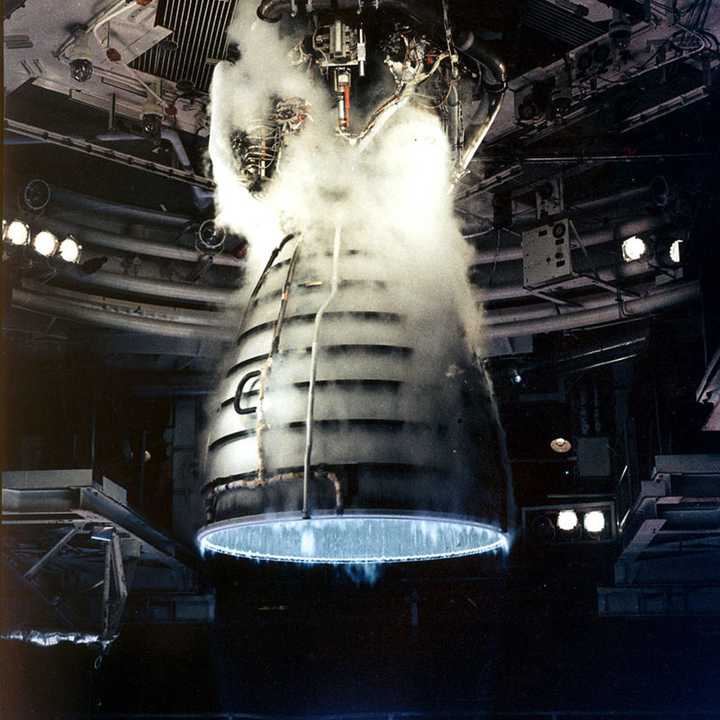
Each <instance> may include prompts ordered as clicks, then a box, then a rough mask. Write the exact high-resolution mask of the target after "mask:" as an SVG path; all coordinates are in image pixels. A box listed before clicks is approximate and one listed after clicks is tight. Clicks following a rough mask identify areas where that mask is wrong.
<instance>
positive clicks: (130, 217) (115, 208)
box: [50, 186, 192, 228]
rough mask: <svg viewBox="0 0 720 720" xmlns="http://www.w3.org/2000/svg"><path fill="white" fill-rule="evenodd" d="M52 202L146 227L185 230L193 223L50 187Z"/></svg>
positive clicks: (188, 220) (157, 212)
mask: <svg viewBox="0 0 720 720" xmlns="http://www.w3.org/2000/svg"><path fill="white" fill-rule="evenodd" d="M50 193H51V195H50V198H51V202H56V203H58V205H62V206H65V207H68V208H77V209H79V210H86V211H87V212H89V213H92V214H96V215H100V216H103V215H109V216H113V217H114V218H116V219H118V220H127V221H129V222H134V223H141V224H145V225H162V226H165V227H172V228H183V227H185V226H186V225H189V224H190V223H191V222H192V218H189V217H184V216H182V215H174V214H173V213H164V212H159V211H157V210H150V209H148V208H142V207H137V206H135V205H124V204H121V203H115V202H111V201H109V200H101V199H100V198H96V197H92V196H90V195H82V194H80V193H76V192H74V191H72V190H65V189H64V188H59V187H55V186H50Z"/></svg>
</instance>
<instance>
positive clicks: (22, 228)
mask: <svg viewBox="0 0 720 720" xmlns="http://www.w3.org/2000/svg"><path fill="white" fill-rule="evenodd" d="M3 240H6V241H7V242H9V243H10V244H11V245H27V244H28V243H29V242H30V228H29V226H28V225H27V224H26V223H24V222H23V221H22V220H13V221H12V222H11V223H10V224H9V225H7V227H5V229H4V231H3Z"/></svg>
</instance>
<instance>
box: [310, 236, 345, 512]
mask: <svg viewBox="0 0 720 720" xmlns="http://www.w3.org/2000/svg"><path fill="white" fill-rule="evenodd" d="M341 233H342V228H341V226H340V225H337V224H336V225H335V240H334V243H333V262H332V279H331V281H330V294H329V295H328V296H327V299H326V300H325V302H324V303H323V304H322V305H321V306H320V308H319V310H318V311H317V314H316V315H315V326H314V329H313V341H312V350H311V353H310V384H309V387H308V402H307V415H306V416H305V462H304V465H303V507H302V514H303V519H305V520H308V519H309V518H310V506H309V494H310V493H309V491H310V469H311V467H310V461H311V458H312V444H313V414H314V409H315V377H316V375H317V355H318V342H319V339H320V325H321V323H322V318H323V315H324V314H325V310H327V308H328V306H329V305H330V303H331V302H332V301H333V298H334V297H335V295H336V294H337V289H338V268H339V266H340V239H341Z"/></svg>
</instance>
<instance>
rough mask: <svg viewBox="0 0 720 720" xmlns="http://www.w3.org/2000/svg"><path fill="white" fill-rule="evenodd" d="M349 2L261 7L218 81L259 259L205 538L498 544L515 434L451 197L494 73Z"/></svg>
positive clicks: (230, 176)
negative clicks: (499, 397)
mask: <svg viewBox="0 0 720 720" xmlns="http://www.w3.org/2000/svg"><path fill="white" fill-rule="evenodd" d="M344 4H346V3H342V2H340V3H334V5H333V7H334V8H335V9H334V10H332V11H330V10H329V8H325V6H324V5H323V4H321V3H317V2H316V3H315V4H314V5H313V6H312V7H313V10H312V12H311V11H310V8H308V7H301V8H300V9H301V10H303V12H301V13H300V12H298V13H297V17H295V18H291V17H290V16H289V15H290V13H288V14H287V17H286V16H284V15H283V7H284V6H283V5H282V3H280V4H278V3H277V2H274V3H263V4H261V6H260V8H259V9H258V11H257V15H258V16H259V18H260V19H258V18H257V17H256V16H255V12H254V8H250V9H251V10H252V11H253V12H252V13H249V14H248V13H246V14H245V15H244V16H242V15H241V17H240V18H239V19H238V21H237V23H236V24H235V26H234V27H233V28H231V31H230V32H231V35H232V36H233V37H232V39H233V40H234V41H235V42H237V44H238V48H239V51H240V53H239V54H240V58H239V60H237V62H235V63H234V64H230V63H227V62H225V63H221V64H220V65H219V66H218V67H217V69H216V71H215V76H214V78H213V84H212V91H211V95H212V127H211V138H210V154H211V159H212V162H213V171H214V174H215V180H216V183H217V188H218V189H217V195H216V205H217V207H218V211H219V212H218V223H219V224H220V225H224V226H226V227H227V228H229V229H230V230H232V231H233V232H235V233H238V234H243V235H245V236H246V237H247V239H248V241H249V246H250V253H249V256H248V267H247V274H248V276H247V278H246V283H245V284H246V288H247V290H246V291H245V294H244V297H243V299H242V302H241V304H240V305H239V307H238V308H237V311H236V318H237V330H238V335H237V342H236V344H235V346H234V348H233V350H232V351H231V353H230V355H229V357H228V358H227V359H226V365H225V367H224V368H223V371H222V375H221V378H220V380H219V383H218V388H217V392H216V394H215V397H214V399H213V403H212V405H211V407H210V409H209V437H208V443H207V453H206V468H205V470H206V473H205V484H204V487H203V492H204V495H205V501H206V518H205V525H204V527H202V528H201V530H200V532H199V534H198V543H199V545H200V547H201V549H202V550H203V552H215V553H224V554H228V555H233V556H239V557H248V558H255V559H263V560H277V561H293V562H307V563H341V564H364V563H382V562H405V561H412V560H427V559H433V558H439V557H460V556H465V555H473V554H480V553H487V552H494V551H498V550H502V549H504V548H505V547H506V544H505V537H504V535H503V530H504V529H506V528H505V526H504V520H505V507H506V504H507V502H508V496H507V492H506V487H507V478H506V474H505V469H504V466H503V463H502V461H501V457H502V443H501V437H500V436H501V433H500V431H499V428H498V424H497V418H496V414H495V409H494V404H493V400H492V396H491V392H490V389H489V387H488V383H487V380H486V377H485V375H484V372H483V371H482V369H481V367H480V366H479V364H478V362H477V356H478V352H479V351H480V349H481V344H482V324H481V318H480V316H479V311H478V309H477V308H476V306H475V303H474V302H473V301H472V298H471V296H470V292H469V288H468V286H467V282H466V275H467V272H466V262H465V259H464V253H465V247H464V244H463V239H462V237H461V235H460V232H459V230H458V227H457V225H456V222H455V219H454V217H453V214H452V203H451V200H450V197H449V189H450V188H451V187H452V185H453V183H454V182H455V181H456V180H457V178H458V177H459V176H460V175H462V174H463V172H464V167H465V165H464V164H463V163H464V160H463V158H467V157H468V153H469V152H470V151H472V148H473V147H476V146H477V145H478V144H479V142H481V140H482V138H483V137H484V135H485V133H486V132H487V129H488V127H489V125H490V123H491V122H492V118H493V117H494V115H495V114H496V112H497V108H498V107H499V103H500V100H501V98H502V92H503V90H504V86H503V83H504V75H503V70H502V65H501V64H500V63H497V62H496V61H494V60H492V58H488V57H485V58H484V59H477V58H475V57H471V56H461V55H460V54H459V53H458V52H457V50H456V49H455V46H454V42H453V36H452V28H451V27H450V26H449V24H448V22H447V18H446V17H445V18H443V16H442V15H441V16H440V18H438V21H439V25H438V26H439V27H440V28H443V30H442V31H441V32H438V33H436V34H435V35H433V34H431V33H429V32H422V31H421V30H419V29H418V28H416V27H415V25H414V23H415V19H414V18H412V17H403V16H402V14H401V13H400V14H398V13H397V11H393V12H391V13H385V12H380V11H378V12H375V13H372V14H368V13H364V12H361V13H358V12H357V9H358V6H357V3H356V4H354V5H353V8H352V10H351V11H347V12H345V11H343V6H344ZM361 9H362V8H361ZM267 20H272V21H275V20H279V21H280V22H279V24H277V25H276V24H270V23H269V22H265V21H267ZM278 27H279V28H281V30H282V32H279V31H278ZM481 55H482V54H481ZM478 95H479V99H478ZM463 103H465V105H466V106H467V107H466V109H465V110H464V109H463ZM464 117H470V118H471V121H472V122H471V123H470V124H469V125H468V127H467V128H466V127H465V126H464V121H463V118H464ZM473 152H474V151H473ZM465 164H466V163H465Z"/></svg>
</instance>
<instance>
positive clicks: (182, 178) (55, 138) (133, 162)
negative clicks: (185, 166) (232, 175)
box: [5, 118, 215, 190]
mask: <svg viewBox="0 0 720 720" xmlns="http://www.w3.org/2000/svg"><path fill="white" fill-rule="evenodd" d="M5 129H6V130H9V131H11V132H14V133H18V134H19V135H25V136H26V137H30V138H34V139H35V140H39V141H41V142H46V143H51V144H53V145H59V146H60V147H63V148H66V149H67V150H74V151H75V152H80V153H83V154H84V155H89V156H90V157H95V158H99V159H100V160H107V161H109V162H114V163H118V164H120V165H125V166H126V167H130V168H134V169H135V170H142V171H143V172H148V173H152V174H153V175H159V176H160V177H162V178H165V179H166V180H177V181H178V182H183V183H186V184H187V185H192V186H193V187H199V188H204V189H205V190H214V188H215V183H214V182H213V181H212V180H210V178H207V177H204V176H203V175H196V174H195V173H193V172H190V171H189V170H177V169H175V168H172V167H170V166H169V165H162V164H160V163H156V162H153V161H152V160H146V159H144V158H139V157H137V156H135V155H128V154H127V153H123V152H119V151H117V150H113V149H112V148H109V147H106V146H105V145H95V144H94V143H91V142H88V141H87V140H83V139H82V138H76V137H72V136H71V135H64V134H62V133H56V132H52V131H50V130H45V129H43V128H40V127H37V126H35V125H28V124H27V123H21V122H18V121H17V120H11V119H10V118H6V119H5Z"/></svg>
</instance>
